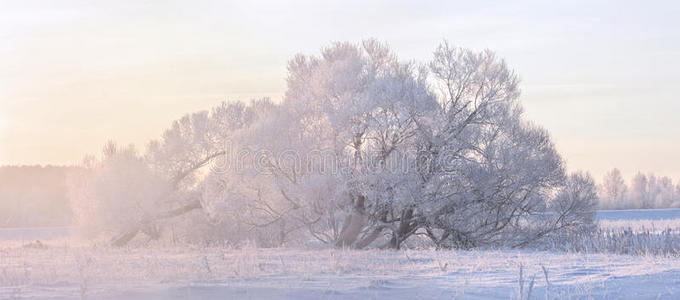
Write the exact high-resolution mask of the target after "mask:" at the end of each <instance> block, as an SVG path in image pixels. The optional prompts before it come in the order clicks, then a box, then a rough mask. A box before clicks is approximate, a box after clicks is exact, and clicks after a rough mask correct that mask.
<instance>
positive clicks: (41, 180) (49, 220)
mask: <svg viewBox="0 0 680 300" xmlns="http://www.w3.org/2000/svg"><path fill="white" fill-rule="evenodd" d="M72 170H73V168H72V167H59V166H44V167H43V166H2V167H0V227H31V226H64V225H69V224H70V223H71V219H72V213H71V207H70V204H69V201H68V198H67V197H66V180H67V178H68V174H69V172H71V171H72Z"/></svg>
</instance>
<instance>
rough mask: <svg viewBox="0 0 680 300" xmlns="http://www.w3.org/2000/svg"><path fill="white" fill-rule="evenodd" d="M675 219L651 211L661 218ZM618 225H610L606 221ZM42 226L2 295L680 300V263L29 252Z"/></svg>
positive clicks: (0, 257) (531, 255) (475, 254)
mask: <svg viewBox="0 0 680 300" xmlns="http://www.w3.org/2000/svg"><path fill="white" fill-rule="evenodd" d="M663 213H664V212H660V211H656V210H655V211H644V212H639V214H640V215H643V216H650V218H651V219H650V220H651V221H654V220H658V219H657V217H658V215H657V214H663ZM621 214H622V215H626V216H627V215H629V213H628V212H621ZM598 216H602V215H600V214H598ZM622 218H623V217H620V218H615V219H614V221H615V222H620V223H621V222H624V221H622V220H621V219H622ZM650 220H646V221H645V220H629V221H628V222H633V223H630V224H634V222H651V221H650ZM606 221H607V220H606V219H603V218H601V217H600V220H599V222H606ZM614 221H612V222H614ZM666 221H668V222H673V221H678V220H666ZM654 222H658V221H654ZM621 224H624V225H625V224H626V223H621ZM41 230H42V231H45V230H46V229H44V228H43V229H3V230H0V299H8V298H21V299H81V298H89V299H383V298H390V299H463V298H464V299H519V294H520V281H521V282H523V286H524V288H523V295H524V298H526V297H527V294H528V293H529V291H530V293H531V299H555V298H556V299H573V298H577V299H578V298H595V299H678V298H680V258H678V257H662V256H630V255H612V254H585V253H561V252H550V251H529V250H522V251H517V250H475V251H450V250H442V251H438V250H434V249H423V250H413V249H409V250H401V251H394V250H341V249H311V250H310V249H304V250H303V249H286V248H269V249H262V248H253V247H249V246H244V247H240V248H232V247H197V246H184V247H179V246H174V247H173V246H164V247H160V246H156V247H148V248H147V247H138V248H110V247H102V246H98V245H92V244H90V245H82V244H79V243H78V242H76V241H75V240H68V239H64V238H58V239H52V240H49V239H46V240H43V244H45V245H47V248H46V249H40V248H32V247H29V246H30V245H32V244H31V243H30V241H29V240H28V238H27V237H29V236H30V237H35V236H39V233H36V232H40V231H41ZM61 230H64V229H61ZM22 231H23V232H24V234H22ZM47 232H52V233H54V232H58V230H56V229H54V230H52V231H49V230H48V231H47ZM45 234H46V233H45ZM58 236H59V235H49V234H46V235H44V236H43V237H58ZM543 267H545V270H546V271H547V275H548V276H547V277H548V282H549V283H548V282H546V277H545V273H544V271H543ZM520 269H521V270H522V271H521V272H520ZM520 273H521V274H522V279H521V280H520ZM532 281H533V284H532Z"/></svg>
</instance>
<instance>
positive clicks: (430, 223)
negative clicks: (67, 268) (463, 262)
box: [76, 40, 596, 248]
mask: <svg viewBox="0 0 680 300" xmlns="http://www.w3.org/2000/svg"><path fill="white" fill-rule="evenodd" d="M287 81H288V89H287V91H286V94H285V97H284V99H283V100H282V101H281V103H280V104H274V103H272V102H270V101H267V100H263V101H255V102H252V103H251V104H249V105H244V104H241V103H232V104H223V105H222V106H219V107H217V108H215V109H213V110H212V111H210V112H199V113H195V114H191V115H187V116H185V117H184V118H182V119H180V120H178V121H176V122H175V123H173V125H172V127H171V128H170V129H168V130H167V131H166V132H165V133H164V135H163V137H162V138H161V139H160V140H158V141H154V142H152V143H151V144H150V146H149V148H148V150H147V152H146V154H145V155H144V156H140V155H137V154H134V155H132V154H128V156H130V157H131V158H130V160H131V161H134V163H135V164H134V165H132V166H133V167H134V168H132V167H129V166H126V165H125V164H123V165H121V166H120V168H122V169H126V168H130V169H139V170H141V171H140V173H139V174H140V176H143V178H142V179H144V180H138V179H137V178H136V177H131V178H128V179H126V180H127V181H125V180H122V181H120V183H116V182H114V183H112V184H111V186H112V187H114V186H115V187H117V189H121V190H122V189H125V188H126V187H125V185H126V184H129V182H128V181H130V182H137V181H139V182H146V181H145V180H147V179H148V180H149V182H153V183H156V182H158V184H160V185H161V186H162V187H163V188H162V189H159V190H160V191H162V192H159V193H158V194H154V195H152V197H146V198H145V199H147V200H144V201H151V202H150V203H153V205H152V206H153V207H154V208H155V211H154V210H153V209H151V210H152V213H149V214H146V215H144V214H143V216H139V217H136V218H133V219H132V220H130V221H125V222H122V221H121V222H120V223H116V222H115V217H114V218H112V220H114V221H113V222H112V226H111V227H114V228H118V229H119V231H120V232H122V233H121V234H120V235H119V237H118V238H116V239H115V240H114V244H118V245H121V244H125V243H127V241H129V240H130V239H132V238H133V237H134V236H136V235H137V233H138V232H145V231H150V229H149V228H157V227H160V226H161V225H162V222H161V221H162V220H165V219H168V218H169V217H177V216H183V218H184V219H187V217H186V216H185V215H188V213H189V212H194V211H200V212H201V214H199V215H200V217H201V218H203V219H204V221H203V222H204V223H208V224H204V225H205V227H209V228H212V229H214V230H216V231H217V232H221V233H225V232H228V234H227V235H230V236H232V237H233V236H234V235H238V236H245V237H247V238H251V239H255V240H256V241H257V242H258V243H259V244H260V245H263V246H279V245H290V244H298V245H301V244H307V243H310V242H311V241H316V242H320V243H323V244H326V245H329V246H335V247H353V248H365V247H389V248H399V247H401V245H402V243H403V242H404V241H406V240H407V239H408V238H409V237H411V236H413V235H415V234H422V235H424V236H427V237H429V238H430V239H431V240H432V242H433V243H434V244H436V245H437V246H441V247H456V248H470V247H477V246H516V247H520V246H525V245H528V244H530V243H532V242H534V241H536V240H538V239H540V238H542V237H545V236H548V235H551V234H554V233H557V232H559V231H562V230H565V229H567V228H579V227H582V226H586V225H588V224H590V223H591V222H592V213H593V207H592V203H593V201H594V199H595V198H596V197H595V195H594V191H595V185H594V183H593V182H592V179H590V177H589V176H587V175H583V174H575V175H571V176H566V175H565V170H564V166H563V162H562V159H561V157H560V156H559V154H558V153H557V151H556V150H555V148H554V145H553V143H552V141H551V139H550V136H549V134H548V133H547V132H546V131H545V130H544V129H542V128H540V127H539V126H537V125H535V124H532V123H530V122H528V121H526V120H524V119H523V118H522V108H521V105H520V104H519V101H518V98H519V95H520V92H519V79H518V77H517V75H516V74H515V73H514V72H513V71H511V70H510V69H509V68H508V67H507V65H506V64H505V62H504V61H503V60H502V59H499V58H498V57H497V56H496V55H495V54H494V53H493V52H492V51H489V50H485V51H482V52H474V51H471V50H467V49H463V48H459V47H453V46H451V45H449V44H448V43H446V42H445V43H442V44H441V45H440V46H439V47H438V48H437V49H436V51H435V52H434V59H433V60H432V61H431V62H430V63H429V64H418V63H415V62H403V61H400V60H399V59H398V58H397V56H396V55H394V54H393V53H392V52H391V50H390V49H389V47H388V46H387V45H385V44H382V43H380V42H377V41H375V40H367V41H364V42H363V43H361V44H359V45H356V44H351V43H335V44H333V45H331V46H329V47H327V48H324V49H323V50H322V51H321V54H320V55H318V56H305V55H298V56H296V57H295V58H294V59H293V60H291V61H290V63H289V65H288V78H287ZM109 161H111V163H112V164H115V161H114V160H111V159H109V158H108V157H105V158H104V159H103V160H102V162H101V163H100V164H108V162H109ZM208 164H211V165H212V166H213V168H211V169H210V170H208V169H206V168H205V166H206V165H208ZM99 169H100V168H98V167H96V166H95V167H91V168H87V170H88V171H91V172H93V174H94V175H93V176H89V177H87V178H85V180H84V183H85V184H83V185H81V189H80V190H81V191H82V190H87V189H85V188H82V186H89V185H90V182H97V181H99V180H102V178H106V177H107V173H106V172H104V171H98V170H99ZM105 170H106V169H105ZM142 171H143V172H142ZM116 174H117V173H116ZM113 177H116V176H113ZM104 186H105V185H104ZM117 189H116V188H112V189H110V190H107V189H102V188H99V187H97V186H95V188H94V190H93V191H94V192H93V193H92V194H94V195H97V196H96V197H93V198H82V199H83V201H82V203H83V204H85V205H83V207H87V205H89V204H91V203H97V202H105V203H108V202H111V201H115V200H113V199H114V198H115V197H113V198H112V197H109V196H103V195H104V194H106V192H107V191H109V192H111V193H113V192H117ZM76 191H78V189H76ZM138 197H141V196H135V197H130V199H131V200H130V201H132V202H133V203H136V202H140V201H142V200H134V199H138ZM126 201H127V200H126ZM144 203H146V202H144ZM130 209H132V208H129V207H125V208H123V209H120V210H116V213H115V214H114V215H118V216H119V217H120V218H123V219H124V218H125V216H124V214H126V212H127V211H129V210H130ZM199 209H200V210H199ZM94 211H95V212H96V213H95V214H94V215H96V214H103V213H104V211H101V210H98V208H95V209H94ZM136 213H138V212H134V213H131V215H133V216H134V215H135V214H136ZM194 215H195V214H194ZM183 218H180V219H183ZM188 227H190V228H199V227H196V225H190V226H188ZM205 227H200V228H205ZM149 236H151V235H150V234H149Z"/></svg>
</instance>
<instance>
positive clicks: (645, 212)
mask: <svg viewBox="0 0 680 300" xmlns="http://www.w3.org/2000/svg"><path fill="white" fill-rule="evenodd" d="M595 219H597V220H608V221H616V220H669V219H680V208H666V209H625V210H599V211H597V213H595Z"/></svg>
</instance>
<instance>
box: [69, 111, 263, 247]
mask: <svg viewBox="0 0 680 300" xmlns="http://www.w3.org/2000/svg"><path fill="white" fill-rule="evenodd" d="M268 103H270V102H269V101H268V100H266V99H265V100H259V101H253V102H252V103H251V105H245V104H243V103H241V102H233V103H229V104H227V103H222V104H221V105H219V106H217V107H215V108H213V109H212V110H211V111H209V112H208V111H202V112H198V113H193V114H188V115H186V116H184V117H182V118H181V119H179V120H177V121H175V122H174V123H173V124H172V126H171V127H170V128H169V129H168V130H166V131H165V132H164V133H163V136H162V137H161V139H159V140H154V141H152V142H150V144H149V146H148V148H147V151H146V153H145V154H144V155H140V154H138V153H137V152H136V151H135V150H134V149H132V148H129V149H123V150H121V149H119V147H117V146H116V145H115V144H114V143H109V144H107V145H106V147H105V149H104V153H103V156H102V158H101V159H95V158H89V159H87V160H86V162H85V163H84V168H83V169H82V171H81V172H79V173H78V174H76V175H75V176H72V177H73V178H72V179H71V185H70V188H69V193H70V198H71V202H72V206H73V208H74V211H75V212H76V214H77V215H78V216H77V219H78V220H81V221H79V222H77V224H78V225H79V226H78V227H79V228H83V229H85V231H87V232H88V233H89V234H91V235H94V234H98V235H106V236H109V237H113V239H112V244H114V245H125V244H127V243H128V242H130V241H131V240H132V239H133V238H135V237H136V236H137V235H138V233H140V232H143V233H146V235H147V236H148V237H150V238H152V239H156V238H158V237H159V235H160V228H159V227H160V226H161V225H162V224H161V223H162V222H164V221H165V220H167V219H172V218H174V217H177V216H182V215H185V214H187V213H189V212H192V211H194V210H197V209H201V208H203V207H204V202H205V201H204V200H205V199H203V197H202V184H201V182H202V181H203V177H204V175H205V173H206V172H207V170H206V166H208V165H209V164H210V163H213V162H215V161H216V160H218V159H219V158H221V157H223V156H224V155H225V143H227V142H228V140H229V139H230V138H231V135H232V134H233V133H234V132H236V131H237V130H238V129H241V128H242V127H244V126H246V124H248V123H251V122H252V120H254V119H255V115H256V111H257V110H258V109H260V107H263V106H267V105H268ZM97 224H99V225H97ZM95 225H96V226H95Z"/></svg>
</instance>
